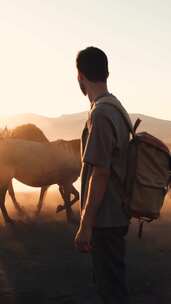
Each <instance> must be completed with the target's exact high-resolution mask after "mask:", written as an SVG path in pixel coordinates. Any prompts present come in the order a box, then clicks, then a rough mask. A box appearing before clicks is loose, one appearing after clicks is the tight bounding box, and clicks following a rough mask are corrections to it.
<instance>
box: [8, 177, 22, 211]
mask: <svg viewBox="0 0 171 304" xmlns="http://www.w3.org/2000/svg"><path fill="white" fill-rule="evenodd" d="M8 193H9V195H10V196H11V199H12V201H13V204H14V206H15V208H16V209H17V211H18V212H19V213H21V214H23V213H24V212H23V210H22V208H21V206H20V205H19V203H18V202H17V200H16V197H15V192H14V188H13V185H12V180H11V181H10V183H9V186H8Z"/></svg>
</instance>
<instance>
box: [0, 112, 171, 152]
mask: <svg viewBox="0 0 171 304" xmlns="http://www.w3.org/2000/svg"><path fill="white" fill-rule="evenodd" d="M130 117H131V120H132V122H135V120H136V118H140V119H141V120H142V122H141V124H140V126H139V131H147V132H150V133H151V134H153V135H154V136H157V137H159V138H160V139H161V140H163V141H164V142H165V143H167V144H168V145H170V148H171V121H168V120H163V119H158V118H154V117H150V116H146V115H142V114H130ZM86 119H87V112H81V113H76V114H70V115H62V116H60V117H55V118H50V117H45V116H41V115H37V114H32V113H26V114H19V115H15V116H9V117H0V128H4V127H5V126H7V127H8V128H15V127H16V126H18V125H21V124H26V123H33V124H35V125H37V126H38V127H39V128H41V129H42V131H43V132H44V133H45V135H46V136H47V137H48V138H49V140H56V139H59V138H63V139H67V140H69V139H73V138H79V137H80V136H81V131H82V129H83V127H84V124H85V121H86Z"/></svg>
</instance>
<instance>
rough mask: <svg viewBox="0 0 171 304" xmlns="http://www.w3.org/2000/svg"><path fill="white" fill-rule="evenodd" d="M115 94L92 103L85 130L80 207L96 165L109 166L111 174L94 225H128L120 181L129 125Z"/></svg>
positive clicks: (125, 159) (123, 170)
mask: <svg viewBox="0 0 171 304" xmlns="http://www.w3.org/2000/svg"><path fill="white" fill-rule="evenodd" d="M112 99H113V101H114V100H116V97H115V96H113V95H112V94H110V95H108V96H104V97H102V98H100V99H98V100H97V101H95V102H94V103H93V104H92V108H91V110H90V112H89V118H88V120H87V122H86V125H85V128H84V129H83V132H82V138H81V147H82V149H81V150H82V152H81V153H82V170H81V208H83V207H84V206H83V205H84V203H85V201H86V197H87V192H88V184H89V179H90V176H91V173H92V169H93V166H100V167H104V168H110V172H111V173H110V177H109V180H108V184H107V188H106V191H105V194H104V198H103V201H102V203H101V205H100V207H99V209H98V212H97V215H96V221H95V227H119V226H126V225H128V222H129V220H128V218H127V216H126V214H125V212H124V210H123V201H122V193H121V184H122V183H123V182H124V179H125V175H126V163H127V148H128V142H129V129H128V126H127V124H126V122H125V120H124V118H123V116H122V114H121V113H120V112H119V111H118V110H117V109H116V108H115V107H114V106H113V105H111V104H108V103H107V102H109V101H112Z"/></svg>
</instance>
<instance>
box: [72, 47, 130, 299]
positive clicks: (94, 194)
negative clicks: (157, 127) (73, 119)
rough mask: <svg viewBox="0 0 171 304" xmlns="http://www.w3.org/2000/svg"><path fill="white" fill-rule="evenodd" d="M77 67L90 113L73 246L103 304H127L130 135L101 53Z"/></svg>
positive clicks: (92, 51)
mask: <svg viewBox="0 0 171 304" xmlns="http://www.w3.org/2000/svg"><path fill="white" fill-rule="evenodd" d="M76 64H77V69H78V82H79V85H80V88H81V90H82V92H83V94H84V95H87V96H88V98H89V100H90V105H91V109H90V112H89V118H88V120H87V123H86V126H85V128H84V130H83V133H82V140H81V144H82V145H81V146H82V147H81V150H82V152H81V153H82V171H81V221H80V227H79V230H78V232H77V235H76V237H75V245H76V247H77V248H78V249H79V250H80V251H84V252H89V251H90V252H91V255H92V261H93V272H94V279H95V283H96V287H97V291H98V293H99V295H100V297H101V299H102V301H103V303H105V304H110V303H111V304H114V303H115V304H128V293H127V288H126V282H125V281H126V278H125V261H124V260H125V239H124V237H125V235H126V234H127V231H128V225H129V220H128V217H127V216H126V213H125V212H124V209H123V200H122V194H123V188H122V187H123V183H124V179H125V175H126V163H127V148H128V142H129V129H128V126H127V124H126V122H125V119H124V117H123V115H122V114H121V112H120V111H119V110H118V109H117V107H115V106H114V105H116V103H117V104H119V106H120V107H122V106H121V104H120V102H119V101H118V100H117V98H116V97H115V96H114V95H112V94H110V93H109V92H108V88H107V78H108V76H109V72H108V60H107V56H106V55H105V53H104V52H103V51H102V50H100V49H98V48H95V47H88V48H86V49H85V50H82V51H80V52H79V54H78V56H77V59H76ZM112 103H114V105H113V104H112ZM123 111H125V110H124V108H123ZM125 113H126V111H125Z"/></svg>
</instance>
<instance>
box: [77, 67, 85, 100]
mask: <svg viewBox="0 0 171 304" xmlns="http://www.w3.org/2000/svg"><path fill="white" fill-rule="evenodd" d="M78 83H79V86H80V89H81V91H82V93H83V94H84V95H85V96H86V95H87V90H86V88H85V85H84V80H83V77H82V76H81V75H80V73H79V72H78Z"/></svg>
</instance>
